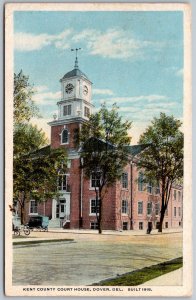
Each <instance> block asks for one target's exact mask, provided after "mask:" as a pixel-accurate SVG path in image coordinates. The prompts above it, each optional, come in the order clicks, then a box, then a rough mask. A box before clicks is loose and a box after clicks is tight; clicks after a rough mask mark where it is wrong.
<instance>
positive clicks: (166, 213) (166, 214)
mask: <svg viewBox="0 0 196 300" xmlns="http://www.w3.org/2000/svg"><path fill="white" fill-rule="evenodd" d="M165 216H166V217H167V216H168V208H167V209H166V211H165Z"/></svg>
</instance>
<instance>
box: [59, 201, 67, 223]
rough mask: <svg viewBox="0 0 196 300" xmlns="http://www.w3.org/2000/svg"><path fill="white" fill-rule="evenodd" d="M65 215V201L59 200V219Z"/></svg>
mask: <svg viewBox="0 0 196 300" xmlns="http://www.w3.org/2000/svg"><path fill="white" fill-rule="evenodd" d="M65 215H66V200H65V199H64V200H60V205H59V218H60V219H63V218H64V217H65Z"/></svg>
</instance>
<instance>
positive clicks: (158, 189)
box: [155, 183, 160, 195]
mask: <svg viewBox="0 0 196 300" xmlns="http://www.w3.org/2000/svg"><path fill="white" fill-rule="evenodd" d="M155 194H156V195H158V194H160V186H159V183H157V185H156V187H155Z"/></svg>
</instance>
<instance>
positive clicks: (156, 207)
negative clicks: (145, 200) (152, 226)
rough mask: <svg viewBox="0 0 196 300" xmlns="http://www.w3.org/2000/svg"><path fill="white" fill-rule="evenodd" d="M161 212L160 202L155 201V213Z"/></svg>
mask: <svg viewBox="0 0 196 300" xmlns="http://www.w3.org/2000/svg"><path fill="white" fill-rule="evenodd" d="M159 212H160V208H159V203H155V214H156V216H158V215H159Z"/></svg>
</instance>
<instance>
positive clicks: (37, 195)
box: [13, 124, 66, 224]
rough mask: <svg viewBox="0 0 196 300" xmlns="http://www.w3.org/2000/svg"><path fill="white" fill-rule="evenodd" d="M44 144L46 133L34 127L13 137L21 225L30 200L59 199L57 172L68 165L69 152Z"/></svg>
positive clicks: (14, 168) (26, 128)
mask: <svg viewBox="0 0 196 300" xmlns="http://www.w3.org/2000/svg"><path fill="white" fill-rule="evenodd" d="M44 143H45V138H44V133H43V132H42V131H41V130H38V129H37V128H36V127H35V126H32V125H31V124H29V125H27V124H25V125H21V126H18V129H17V131H16V132H15V135H14V145H15V147H14V162H13V179H14V186H13V190H14V199H15V200H16V201H17V202H18V203H19V206H20V215H21V223H22V224H23V223H24V208H25V204H26V203H27V202H28V201H29V200H30V199H34V200H37V201H38V202H41V201H42V202H43V201H47V200H48V199H51V198H52V197H54V196H58V191H57V180H58V171H59V170H60V168H62V163H64V165H66V152H65V150H64V149H62V148H60V149H51V148H50V146H45V147H42V146H43V145H44ZM41 147H42V148H41Z"/></svg>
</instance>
